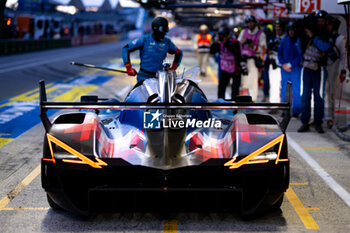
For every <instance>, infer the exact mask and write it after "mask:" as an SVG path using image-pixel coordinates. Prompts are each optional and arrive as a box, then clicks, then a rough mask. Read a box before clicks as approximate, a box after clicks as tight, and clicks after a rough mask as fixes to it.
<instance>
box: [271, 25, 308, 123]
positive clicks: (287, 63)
mask: <svg viewBox="0 0 350 233" xmlns="http://www.w3.org/2000/svg"><path fill="white" fill-rule="evenodd" d="M287 30H288V31H287V32H288V36H287V37H285V38H284V39H282V41H281V43H280V45H279V47H278V52H277V56H278V60H279V63H280V64H281V66H282V69H281V74H282V80H281V100H282V102H284V101H286V100H285V99H284V98H285V95H286V93H285V92H286V88H287V82H288V81H289V82H292V92H293V107H292V112H293V116H294V117H298V116H299V114H300V112H301V109H300V108H301V96H300V93H301V91H300V83H301V79H300V72H301V60H302V56H303V53H302V49H301V41H300V38H298V37H297V35H296V26H295V24H294V23H292V22H290V23H289V24H288V27H287Z"/></svg>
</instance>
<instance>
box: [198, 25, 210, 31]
mask: <svg viewBox="0 0 350 233" xmlns="http://www.w3.org/2000/svg"><path fill="white" fill-rule="evenodd" d="M199 30H200V31H207V30H208V26H207V25H205V24H202V25H201V26H200V27H199Z"/></svg>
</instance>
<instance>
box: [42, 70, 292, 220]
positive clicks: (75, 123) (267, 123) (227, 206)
mask: <svg viewBox="0 0 350 233" xmlns="http://www.w3.org/2000/svg"><path fill="white" fill-rule="evenodd" d="M198 70H199V69H198V68H195V69H192V70H190V71H188V72H185V73H184V74H181V75H177V74H176V72H175V71H171V70H169V65H164V68H163V70H161V71H159V72H157V74H156V77H155V78H149V79H145V80H143V81H142V82H140V83H137V84H136V85H135V86H134V87H133V89H132V90H131V91H130V92H129V93H128V95H127V97H126V98H125V100H124V101H119V100H118V99H105V98H99V97H98V96H82V97H81V102H50V101H48V100H47V97H46V91H45V83H44V81H41V82H40V117H41V120H42V122H43V125H44V128H45V131H46V133H45V137H44V146H43V158H42V172H41V174H42V187H43V188H44V189H45V191H46V193H47V198H48V202H49V204H50V206H51V207H52V208H54V209H63V210H67V211H70V212H73V213H76V214H79V215H89V214H91V213H92V212H96V211H118V212H124V211H126V212H130V211H159V212H161V213H164V212H187V211H202V210H204V211H213V210H219V211H225V212H226V211H228V212H236V211H238V212H239V213H241V214H242V215H243V216H249V215H252V214H255V213H260V212H262V211H265V210H269V209H271V208H279V207H280V205H281V203H282V200H283V196H284V192H285V191H286V189H287V188H288V186H289V158H288V147H287V138H286V133H285V132H286V128H287V125H288V122H289V120H290V98H287V99H288V100H289V101H288V102H285V103H253V102H251V98H250V97H247V96H239V97H237V98H236V99H235V100H229V101H227V100H218V101H214V102H208V100H207V97H206V95H205V94H204V92H203V91H202V90H201V89H200V88H199V86H198V84H197V83H196V79H195V77H196V74H197V72H198ZM287 89H288V91H287V92H288V93H287V96H289V93H290V86H289V87H288V88H287ZM48 109H62V110H64V111H60V112H59V114H58V115H56V116H55V117H54V119H52V120H50V119H49V118H48V114H47V111H48ZM270 109H280V110H283V111H285V117H284V118H283V120H282V121H281V122H279V121H277V120H276V119H275V118H274V117H273V116H271V115H268V114H266V113H264V111H263V110H270Z"/></svg>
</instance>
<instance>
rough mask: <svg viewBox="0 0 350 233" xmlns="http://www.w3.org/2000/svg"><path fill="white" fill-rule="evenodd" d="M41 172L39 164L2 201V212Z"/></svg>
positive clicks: (0, 206)
mask: <svg viewBox="0 0 350 233" xmlns="http://www.w3.org/2000/svg"><path fill="white" fill-rule="evenodd" d="M40 171H41V164H39V165H38V166H37V167H36V168H35V169H34V170H33V171H32V172H31V173H29V175H28V176H26V177H25V178H24V179H23V180H22V181H21V182H20V183H19V184H18V185H17V186H16V187H15V188H14V189H12V190H11V191H10V192H9V193H8V194H7V195H6V196H5V197H4V198H2V199H1V200H0V210H3V209H4V208H5V207H6V206H7V205H8V204H9V203H10V202H11V201H12V200H13V199H14V198H15V197H16V196H17V195H18V194H19V193H20V192H21V191H22V190H23V189H24V188H25V187H26V186H27V185H29V184H30V183H31V182H32V181H33V180H34V179H35V178H36V177H37V176H38V175H39V174H40Z"/></svg>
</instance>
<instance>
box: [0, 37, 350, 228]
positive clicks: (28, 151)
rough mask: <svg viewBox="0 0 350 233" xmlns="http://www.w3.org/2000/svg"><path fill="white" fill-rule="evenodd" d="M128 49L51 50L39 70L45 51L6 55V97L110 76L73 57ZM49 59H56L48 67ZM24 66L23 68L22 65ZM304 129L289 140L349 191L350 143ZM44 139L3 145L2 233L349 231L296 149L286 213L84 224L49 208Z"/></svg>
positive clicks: (340, 204)
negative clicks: (43, 178) (40, 85)
mask: <svg viewBox="0 0 350 233" xmlns="http://www.w3.org/2000/svg"><path fill="white" fill-rule="evenodd" d="M122 44H123V43H122V42H121V43H115V44H108V45H97V46H96V45H95V46H88V47H84V48H83V47H80V48H73V49H67V50H66V53H67V54H66V55H67V58H66V57H65V56H66V55H64V56H63V55H62V56H63V58H62V60H57V61H55V59H58V58H59V55H58V54H59V52H60V51H61V50H51V51H44V52H43V53H45V56H43V58H45V59H44V60H35V61H33V63H41V64H40V65H39V66H28V64H30V63H28V60H27V59H28V58H31V57H33V58H35V59H40V57H38V56H39V55H38V54H41V52H40V53H34V55H33V54H25V55H16V56H10V57H2V58H0V61H2V62H1V64H6V63H5V62H4V61H8V62H9V64H10V65H11V64H12V65H11V66H10V65H9V66H7V67H8V68H10V67H16V66H17V69H16V70H12V71H6V72H3V73H0V80H1V82H2V83H3V85H1V92H0V93H1V94H0V95H1V96H0V99H1V100H7V99H9V98H13V97H16V96H18V95H21V94H23V93H24V92H27V91H30V90H32V89H35V88H37V82H38V80H39V79H42V78H45V79H46V80H47V82H48V83H50V82H56V81H59V80H62V79H74V77H75V78H76V77H82V76H83V77H84V75H87V76H89V75H90V76H91V75H95V74H96V75H98V74H101V75H106V73H105V72H97V73H95V71H93V70H88V71H87V70H82V69H81V68H79V67H73V66H70V65H68V62H69V61H71V60H72V59H70V58H69V57H68V55H71V56H74V55H76V54H82V53H83V52H84V51H85V50H89V53H90V52H91V54H90V55H85V57H81V58H79V61H81V62H87V63H93V64H100V65H101V64H107V63H109V62H119V61H118V59H117V58H119V56H120V51H119V50H120V48H121V46H122ZM105 46H107V48H108V49H106V47H105ZM109 46H110V47H109ZM2 59H3V60H2ZM114 59H115V60H114ZM45 60H46V61H47V62H50V61H52V60H54V61H52V62H50V63H48V64H45ZM77 61H78V59H77ZM14 62H16V63H17V65H14ZM18 64H22V65H23V67H24V68H22V69H21V68H18V67H20V66H19V65H18ZM183 64H185V66H186V67H192V66H194V65H195V64H196V59H195V55H194V54H193V53H189V52H187V53H186V54H185V56H184V63H183ZM211 66H212V73H213V75H212V76H209V75H208V76H209V77H207V78H204V79H203V80H202V82H201V83H200V84H199V85H200V87H202V89H203V90H204V92H205V93H206V94H207V95H208V97H209V98H210V99H215V96H216V85H215V76H216V73H215V65H214V64H211ZM52 68H54V70H52ZM180 70H182V69H181V68H180ZM0 72H1V71H0ZM81 72H82V73H81ZM107 75H115V74H111V73H107ZM90 76H89V77H90ZM15 80H16V81H15ZM23 80H25V82H24V81H23ZM77 83H79V82H77ZM133 83H134V81H133V78H130V77H126V76H124V75H116V76H114V77H113V78H112V79H110V80H109V81H107V82H105V83H103V84H102V85H101V86H100V87H99V88H96V89H94V90H93V93H95V94H98V95H101V96H104V97H112V96H114V95H115V94H116V93H117V94H119V95H122V96H123V95H125V94H126V93H127V91H128V90H129V88H131V86H132V84H133ZM2 91H4V92H2ZM62 95H64V93H62ZM299 124H300V123H299V121H298V120H297V119H294V118H293V119H292V121H291V124H290V126H289V128H288V137H289V138H292V139H293V140H294V141H295V142H296V143H297V145H298V146H299V147H301V148H302V150H304V151H305V152H306V153H307V154H309V155H310V156H311V157H312V158H313V159H314V160H315V161H317V163H318V164H319V165H320V167H321V168H322V169H323V171H326V172H327V174H329V176H330V177H332V178H333V179H334V180H335V181H336V182H337V183H338V184H339V185H340V186H341V187H343V188H344V189H345V190H346V191H347V192H350V182H349V180H350V179H349V178H350V174H349V172H348V168H349V167H350V158H349V157H350V156H349V154H350V153H349V151H350V145H349V143H345V142H342V141H340V140H339V139H338V138H337V137H336V136H335V135H334V134H333V133H332V132H331V131H329V130H326V133H325V134H323V135H320V134H316V133H315V132H314V130H313V129H312V131H311V132H309V133H304V134H299V133H296V129H297V127H299ZM43 135H44V130H43V127H42V126H41V125H40V124H39V125H35V126H34V127H33V128H31V129H30V130H28V131H26V132H25V133H23V134H22V135H20V136H18V137H17V138H15V139H14V140H12V141H10V142H8V143H5V144H4V145H2V146H0V226H1V227H0V232H84V231H92V232H241V231H245V232H309V231H312V228H313V229H314V230H317V231H318V232H349V231H350V221H349V219H350V208H349V206H347V205H346V203H345V202H344V201H343V200H342V199H341V198H340V197H339V196H338V195H337V194H336V193H335V192H334V191H333V190H332V189H331V188H330V187H329V185H328V184H326V182H325V181H324V180H323V179H322V178H321V177H320V176H319V175H318V173H317V171H315V170H313V169H312V168H311V167H310V165H309V164H308V163H307V162H306V161H305V160H304V159H303V158H302V157H301V156H300V154H299V153H298V152H297V151H296V150H295V149H294V147H292V146H290V147H289V151H290V159H291V186H290V189H289V190H288V192H287V194H286V197H285V198H284V201H283V204H282V206H281V209H280V210H279V211H275V212H271V213H267V214H265V215H263V216H261V217H259V218H257V219H254V220H250V221H244V220H242V219H241V218H240V217H239V216H238V215H236V214H219V213H190V214H186V213H179V214H174V215H173V216H171V217H170V218H169V219H165V220H163V219H160V218H159V217H158V216H157V215H155V214H153V213H146V214H142V213H115V214H107V213H100V214H95V215H93V216H92V217H91V218H89V219H80V218H78V217H76V216H73V215H71V214H68V213H65V212H59V211H54V210H52V209H50V208H49V206H48V204H47V201H46V196H45V192H44V190H43V189H42V188H41V184H40V174H38V172H36V171H37V170H36V168H37V167H38V165H39V163H40V158H41V153H42V138H43ZM0 137H1V136H0ZM33 171H34V172H33ZM31 180H32V181H31ZM12 198H13V199H12ZM10 199H11V201H10V202H8V200H10ZM228 201H230V200H228ZM6 203H7V204H6ZM4 205H5V206H4ZM309 228H311V229H309Z"/></svg>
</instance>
